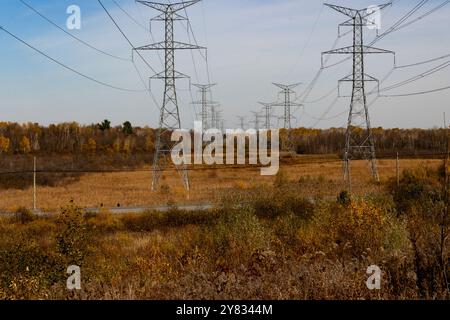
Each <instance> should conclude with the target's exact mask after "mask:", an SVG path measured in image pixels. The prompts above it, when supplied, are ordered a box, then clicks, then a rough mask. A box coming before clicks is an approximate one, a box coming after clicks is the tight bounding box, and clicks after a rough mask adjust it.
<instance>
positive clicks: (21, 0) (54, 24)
mask: <svg viewBox="0 0 450 320" xmlns="http://www.w3.org/2000/svg"><path fill="white" fill-rule="evenodd" d="M19 1H20V2H21V3H22V4H23V5H25V6H26V7H28V8H29V9H30V10H32V11H33V12H34V13H36V14H37V15H39V16H40V17H41V18H43V19H44V20H46V21H47V22H48V23H50V24H51V25H53V26H54V27H55V28H58V29H59V30H61V31H62V32H64V33H65V34H66V35H68V36H69V37H71V38H73V39H75V40H77V41H78V42H80V43H81V44H83V45H85V46H87V47H88V48H91V49H93V50H95V51H97V52H99V53H101V54H104V55H106V56H109V57H111V58H115V59H118V60H122V61H131V59H130V58H123V57H119V56H116V55H113V54H111V53H108V52H106V51H103V50H101V49H99V48H97V47H94V46H93V45H91V44H89V43H87V42H86V41H84V40H82V39H80V38H79V37H77V36H75V35H73V34H72V33H70V32H68V31H66V30H65V29H64V28H62V27H60V26H59V25H58V24H56V23H55V22H54V21H52V20H50V19H49V18H48V17H46V16H45V15H44V14H42V13H41V12H40V11H38V10H37V9H36V8H34V7H32V6H31V5H30V4H28V3H27V2H25V1H24V0H19Z"/></svg>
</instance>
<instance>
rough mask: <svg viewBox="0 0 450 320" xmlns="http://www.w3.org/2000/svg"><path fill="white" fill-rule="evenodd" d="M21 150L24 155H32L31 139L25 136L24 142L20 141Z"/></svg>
mask: <svg viewBox="0 0 450 320" xmlns="http://www.w3.org/2000/svg"><path fill="white" fill-rule="evenodd" d="M19 148H20V152H22V153H24V154H28V153H30V152H31V143H30V139H28V138H27V137H25V136H23V138H22V140H20V143H19Z"/></svg>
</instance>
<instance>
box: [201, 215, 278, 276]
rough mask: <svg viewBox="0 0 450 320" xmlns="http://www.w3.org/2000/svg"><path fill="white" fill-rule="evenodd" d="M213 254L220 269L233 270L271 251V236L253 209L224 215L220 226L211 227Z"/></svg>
mask: <svg viewBox="0 0 450 320" xmlns="http://www.w3.org/2000/svg"><path fill="white" fill-rule="evenodd" d="M209 235H210V238H211V239H212V246H213V250H212V254H213V255H214V256H215V257H216V258H217V259H218V261H219V265H221V266H222V267H225V268H233V267H236V266H239V265H240V264H246V263H248V262H249V261H250V259H251V256H252V255H253V254H254V253H255V252H258V251H264V250H268V249H269V248H270V243H271V233H270V231H269V230H268V229H267V228H265V227H264V226H263V225H262V224H261V222H260V221H259V220H258V218H257V217H256V216H255V215H254V214H253V213H252V210H251V209H250V208H243V209H239V210H230V211H227V212H223V213H222V214H221V216H220V218H219V220H218V222H217V224H215V225H213V226H211V227H209Z"/></svg>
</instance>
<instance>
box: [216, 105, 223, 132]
mask: <svg viewBox="0 0 450 320" xmlns="http://www.w3.org/2000/svg"><path fill="white" fill-rule="evenodd" d="M214 112H215V122H214V129H221V128H222V127H223V125H222V122H223V119H222V113H223V111H222V110H219V109H217V108H214ZM222 131H223V130H222Z"/></svg>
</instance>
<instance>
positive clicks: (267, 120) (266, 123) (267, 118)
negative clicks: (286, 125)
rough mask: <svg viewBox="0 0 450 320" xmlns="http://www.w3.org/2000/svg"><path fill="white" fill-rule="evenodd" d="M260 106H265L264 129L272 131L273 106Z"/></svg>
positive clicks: (269, 104) (263, 104)
mask: <svg viewBox="0 0 450 320" xmlns="http://www.w3.org/2000/svg"><path fill="white" fill-rule="evenodd" d="M259 104H261V105H262V106H263V111H264V119H265V120H264V128H265V129H266V130H270V129H272V120H271V119H272V118H273V115H272V104H271V103H264V102H260V103H259Z"/></svg>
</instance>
